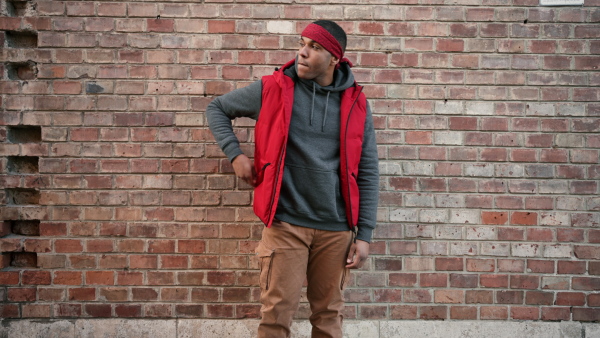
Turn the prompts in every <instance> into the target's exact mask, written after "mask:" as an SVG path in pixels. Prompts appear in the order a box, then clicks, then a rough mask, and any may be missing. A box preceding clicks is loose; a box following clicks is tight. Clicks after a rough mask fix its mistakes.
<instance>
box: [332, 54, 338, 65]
mask: <svg viewBox="0 0 600 338" xmlns="http://www.w3.org/2000/svg"><path fill="white" fill-rule="evenodd" d="M339 62H340V59H338V58H336V57H335V56H333V55H332V56H331V61H330V65H332V66H335V65H337V64H338V63H339Z"/></svg>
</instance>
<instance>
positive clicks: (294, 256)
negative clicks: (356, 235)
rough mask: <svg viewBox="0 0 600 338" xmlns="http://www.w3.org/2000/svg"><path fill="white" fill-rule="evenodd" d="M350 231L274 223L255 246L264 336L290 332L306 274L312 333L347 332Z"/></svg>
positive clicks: (260, 333) (261, 333)
mask: <svg viewBox="0 0 600 338" xmlns="http://www.w3.org/2000/svg"><path fill="white" fill-rule="evenodd" d="M351 241H352V232H351V231H325V230H317V229H310V228H304V227H300V226H294V225H291V224H289V223H286V222H282V221H277V220H275V221H274V222H273V226H272V227H271V228H264V229H263V233H262V240H261V242H260V243H259V245H258V247H257V248H256V253H257V255H258V257H259V259H260V287H261V297H260V300H261V303H262V308H261V313H262V319H261V322H260V324H259V327H258V337H259V338H274V337H289V336H290V325H291V324H292V318H293V316H294V313H295V312H296V309H297V308H298V303H299V302H300V294H301V291H302V284H303V283H304V280H305V279H306V280H307V282H308V286H307V298H308V301H309V303H310V309H311V312H312V315H311V316H310V318H309V319H310V322H311V324H312V327H313V328H312V337H313V338H315V337H342V319H343V318H342V310H343V308H344V299H343V294H342V292H343V288H344V283H345V280H346V276H347V274H348V270H347V269H346V268H345V265H346V258H347V255H348V250H349V249H350V244H351Z"/></svg>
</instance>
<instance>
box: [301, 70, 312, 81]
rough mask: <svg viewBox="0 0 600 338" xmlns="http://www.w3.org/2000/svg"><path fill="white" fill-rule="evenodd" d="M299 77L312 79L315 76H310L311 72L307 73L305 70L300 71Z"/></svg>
mask: <svg viewBox="0 0 600 338" xmlns="http://www.w3.org/2000/svg"><path fill="white" fill-rule="evenodd" d="M298 77H299V78H301V79H302V80H312V79H313V77H311V76H309V74H306V73H304V72H298Z"/></svg>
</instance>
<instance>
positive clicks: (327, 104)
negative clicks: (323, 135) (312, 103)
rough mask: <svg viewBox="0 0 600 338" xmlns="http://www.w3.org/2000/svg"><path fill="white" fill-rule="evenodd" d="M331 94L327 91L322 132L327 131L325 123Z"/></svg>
mask: <svg viewBox="0 0 600 338" xmlns="http://www.w3.org/2000/svg"><path fill="white" fill-rule="evenodd" d="M329 94H331V92H330V91H327V99H326V100H325V113H324V114H323V125H322V126H321V131H325V121H326V120H327V107H329ZM313 100H314V98H313Z"/></svg>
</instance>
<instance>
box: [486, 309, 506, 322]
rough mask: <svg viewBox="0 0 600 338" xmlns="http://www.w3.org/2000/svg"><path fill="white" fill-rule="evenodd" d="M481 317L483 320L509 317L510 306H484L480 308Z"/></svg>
mask: <svg viewBox="0 0 600 338" xmlns="http://www.w3.org/2000/svg"><path fill="white" fill-rule="evenodd" d="M480 319H482V320H505V319H508V308H507V307H504V306H482V307H481V308H480Z"/></svg>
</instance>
